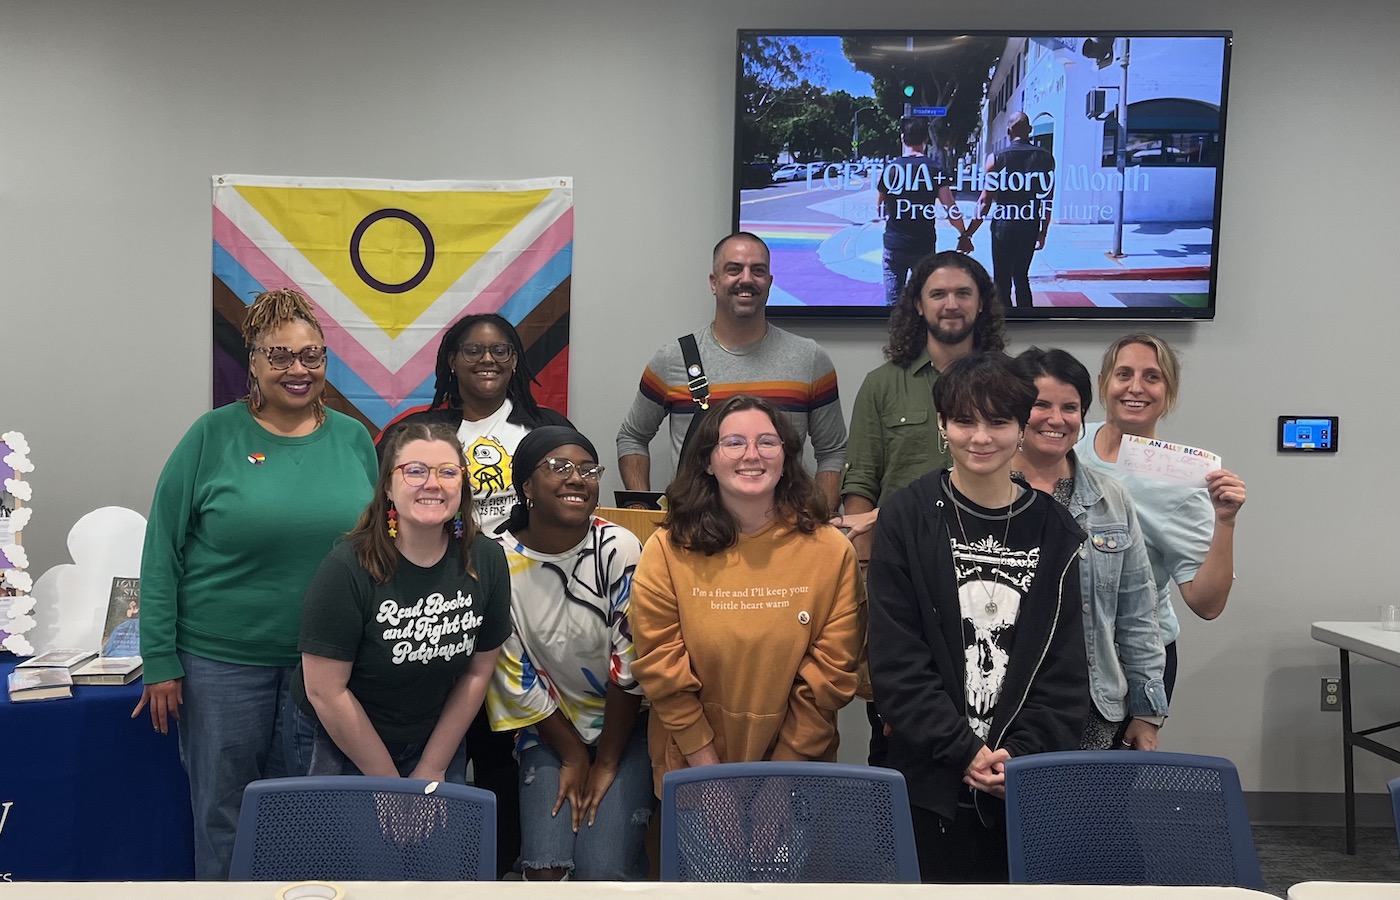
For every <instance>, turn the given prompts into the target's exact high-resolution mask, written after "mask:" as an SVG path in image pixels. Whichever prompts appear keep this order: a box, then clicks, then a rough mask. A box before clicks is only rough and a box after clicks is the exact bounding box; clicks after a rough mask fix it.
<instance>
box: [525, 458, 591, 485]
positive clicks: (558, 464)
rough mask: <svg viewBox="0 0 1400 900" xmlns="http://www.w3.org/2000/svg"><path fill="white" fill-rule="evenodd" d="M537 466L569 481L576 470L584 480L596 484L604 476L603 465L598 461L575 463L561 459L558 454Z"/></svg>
mask: <svg viewBox="0 0 1400 900" xmlns="http://www.w3.org/2000/svg"><path fill="white" fill-rule="evenodd" d="M535 468H536V469H544V470H545V471H547V472H548V473H549V474H551V475H553V476H554V477H555V478H558V479H559V480H560V481H568V480H569V477H570V476H571V475H573V474H574V473H575V472H577V473H578V477H580V478H582V479H583V480H584V481H589V482H592V483H594V484H597V483H598V479H599V478H602V477H603V467H602V466H600V465H598V464H597V463H583V464H582V465H575V464H574V461H573V460H571V459H560V458H559V457H557V456H551V457H549V458H548V459H546V460H544V462H541V463H540V464H539V465H538V466H535Z"/></svg>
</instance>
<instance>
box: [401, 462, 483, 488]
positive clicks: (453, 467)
mask: <svg viewBox="0 0 1400 900" xmlns="http://www.w3.org/2000/svg"><path fill="white" fill-rule="evenodd" d="M394 468H396V469H398V470H399V474H400V475H402V476H403V481H404V484H406V485H408V486H409V487H422V486H423V485H425V484H427V483H428V475H429V474H431V473H434V472H436V473H437V480H438V484H442V485H452V484H456V483H457V482H459V481H461V480H462V475H463V474H465V473H466V469H464V468H462V467H461V466H460V465H458V464H457V463H444V464H443V465H440V466H430V465H428V464H427V463H421V462H406V463H403V464H402V465H397V466H394Z"/></svg>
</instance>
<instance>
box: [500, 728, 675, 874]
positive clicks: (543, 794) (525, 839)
mask: <svg viewBox="0 0 1400 900" xmlns="http://www.w3.org/2000/svg"><path fill="white" fill-rule="evenodd" d="M595 751H596V748H593V747H590V748H589V759H590V760H591V759H592V758H593V756H594V753H595ZM559 768H560V762H559V757H558V756H557V755H555V753H554V751H553V750H551V749H549V747H547V746H545V744H543V743H539V744H536V745H535V746H533V747H530V748H529V749H527V750H522V751H520V831H521V850H520V861H521V865H522V866H524V868H526V869H551V868H556V867H558V868H565V869H570V870H571V871H572V874H571V875H570V876H569V877H570V878H573V879H575V880H578V881H638V880H640V879H643V878H645V877H646V876H647V869H648V866H647V855H646V847H645V839H646V832H647V824H648V822H650V820H651V816H652V815H653V813H654V811H655V807H656V797H655V796H654V795H653V794H652V789H651V756H650V755H649V754H648V753H647V714H646V713H645V712H643V713H642V714H641V715H639V716H637V723H636V725H635V726H634V727H633V729H632V736H631V737H630V738H629V739H628V741H627V749H626V750H624V751H623V754H622V759H621V760H620V761H619V762H618V766H617V777H616V778H614V779H613V783H612V786H611V787H610V788H608V792H607V794H605V795H604V796H603V802H602V803H600V804H598V817H597V820H596V821H595V822H594V823H593V827H591V828H590V827H589V826H588V821H587V819H585V820H584V821H583V822H582V823H580V824H579V827H578V834H574V832H573V826H572V822H573V819H572V816H571V814H570V809H569V803H568V801H565V802H564V804H563V805H562V806H560V807H559V815H557V816H550V814H549V812H550V810H551V809H552V808H553V807H554V800H555V798H556V797H558V796H559Z"/></svg>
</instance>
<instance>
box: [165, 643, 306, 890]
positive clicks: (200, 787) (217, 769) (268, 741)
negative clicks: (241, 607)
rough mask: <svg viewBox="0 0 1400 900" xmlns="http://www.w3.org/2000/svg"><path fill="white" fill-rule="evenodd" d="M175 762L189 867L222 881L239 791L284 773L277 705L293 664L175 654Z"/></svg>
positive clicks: (199, 876)
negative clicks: (178, 701) (187, 823)
mask: <svg viewBox="0 0 1400 900" xmlns="http://www.w3.org/2000/svg"><path fill="white" fill-rule="evenodd" d="M179 657H180V665H182V666H184V669H185V679H184V684H183V692H184V704H183V705H182V706H181V707H180V727H179V733H180V761H181V762H182V763H184V766H185V772H186V774H188V775H189V779H190V807H191V808H192V810H193V812H194V872H195V878H197V879H199V880H201V881H227V880H228V867H229V860H230V859H231V858H232V857H233V837H234V833H235V832H236V831H237V829H238V812H239V810H240V809H241V808H242V806H243V789H244V788H245V787H247V786H248V784H249V783H250V782H253V781H257V780H258V779H260V778H280V777H282V776H284V775H286V774H287V755H286V748H285V743H286V741H285V733H284V730H283V723H282V708H283V706H284V705H285V704H286V703H287V702H288V691H289V688H290V686H291V676H292V667H291V666H243V665H238V664H237V663H226V662H219V661H218V660H213V659H206V658H204V657H202V656H195V655H193V654H190V653H186V652H184V651H183V650H182V651H180V653H179Z"/></svg>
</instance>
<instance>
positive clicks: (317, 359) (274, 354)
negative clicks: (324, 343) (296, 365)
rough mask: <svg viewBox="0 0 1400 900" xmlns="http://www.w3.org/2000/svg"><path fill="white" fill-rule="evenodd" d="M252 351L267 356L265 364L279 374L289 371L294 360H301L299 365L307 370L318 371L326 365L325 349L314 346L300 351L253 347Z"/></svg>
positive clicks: (287, 348)
mask: <svg viewBox="0 0 1400 900" xmlns="http://www.w3.org/2000/svg"><path fill="white" fill-rule="evenodd" d="M253 349H254V350H261V351H262V352H263V353H265V354H267V364H268V365H269V366H272V368H274V369H276V370H277V371H279V372H280V371H282V370H284V369H290V368H291V367H292V363H293V361H295V360H301V364H302V365H303V366H305V367H306V368H308V369H319V368H321V367H322V366H324V365H325V364H326V348H325V347H321V346H317V345H316V344H312V345H311V346H310V347H302V348H301V349H300V350H293V349H292V348H290V347H254V348H253Z"/></svg>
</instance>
